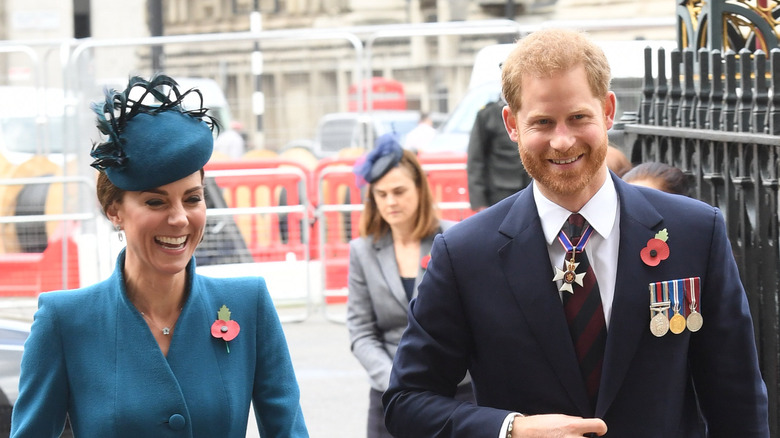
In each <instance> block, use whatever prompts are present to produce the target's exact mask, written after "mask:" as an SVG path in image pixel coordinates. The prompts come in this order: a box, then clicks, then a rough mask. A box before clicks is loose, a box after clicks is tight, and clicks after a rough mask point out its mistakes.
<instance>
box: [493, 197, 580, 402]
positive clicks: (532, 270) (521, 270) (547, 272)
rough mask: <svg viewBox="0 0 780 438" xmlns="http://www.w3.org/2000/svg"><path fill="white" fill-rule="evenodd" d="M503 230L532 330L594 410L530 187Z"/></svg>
mask: <svg viewBox="0 0 780 438" xmlns="http://www.w3.org/2000/svg"><path fill="white" fill-rule="evenodd" d="M499 232H500V233H501V234H503V235H504V236H506V237H507V243H506V244H505V245H504V246H503V247H502V248H500V249H499V251H498V257H499V260H500V263H501V267H502V269H503V271H504V275H505V276H506V279H507V282H508V284H509V285H510V287H511V290H512V294H513V295H514V298H515V300H516V301H517V303H518V305H519V307H520V310H521V312H522V314H523V316H524V317H525V319H526V320H527V322H528V326H529V327H530V328H531V333H532V334H533V336H534V337H535V338H536V340H537V342H538V343H539V345H540V348H541V350H542V351H544V353H545V356H546V358H547V361H548V362H549V364H550V368H552V369H553V370H554V371H555V373H556V375H557V376H558V379H559V380H560V382H561V385H562V386H563V387H564V388H565V389H566V391H567V392H568V393H569V396H570V397H571V399H572V401H573V402H574V404H575V405H576V406H577V407H578V408H579V410H580V412H581V413H582V415H583V416H590V415H592V412H593V408H592V407H591V406H590V401H589V400H588V395H587V392H586V390H585V384H584V382H583V380H582V377H581V373H580V369H579V365H578V363H577V359H576V355H575V353H574V346H573V344H572V340H571V335H570V334H569V327H568V325H567V323H566V317H565V316H564V313H563V304H562V303H561V299H560V295H559V294H558V291H557V290H556V288H555V283H553V281H552V278H553V270H552V266H550V259H549V257H548V250H547V242H546V241H545V240H544V233H543V232H542V225H541V222H540V220H539V214H538V213H537V210H536V204H535V203H534V198H533V191H532V190H531V189H530V188H529V189H526V190H523V191H521V192H520V194H519V195H518V198H517V199H516V200H515V202H514V204H513V205H512V207H511V209H510V210H509V213H508V214H507V216H506V218H505V219H504V222H503V223H502V224H501V226H500V227H499Z"/></svg>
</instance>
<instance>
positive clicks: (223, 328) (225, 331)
mask: <svg viewBox="0 0 780 438" xmlns="http://www.w3.org/2000/svg"><path fill="white" fill-rule="evenodd" d="M239 331H241V327H239V326H238V323H237V322H235V321H233V320H232V319H230V309H228V307H227V306H226V305H224V304H223V305H222V307H220V308H219V311H218V312H217V320H216V321H214V324H211V336H214V337H215V338H217V339H224V340H225V348H227V352H228V354H230V346H229V345H228V341H232V340H233V339H235V337H236V336H238V332H239Z"/></svg>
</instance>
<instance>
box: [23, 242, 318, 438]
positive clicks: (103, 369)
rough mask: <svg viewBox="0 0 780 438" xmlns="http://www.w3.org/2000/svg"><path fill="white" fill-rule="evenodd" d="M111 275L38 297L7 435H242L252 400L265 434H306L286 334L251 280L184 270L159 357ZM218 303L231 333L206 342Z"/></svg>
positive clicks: (118, 279)
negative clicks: (179, 304) (176, 311)
mask: <svg viewBox="0 0 780 438" xmlns="http://www.w3.org/2000/svg"><path fill="white" fill-rule="evenodd" d="M123 266H124V251H123V252H122V253H121V254H120V256H119V258H118V260H117V266H116V269H115V271H114V273H113V275H112V276H111V277H110V278H108V279H107V280H105V281H103V282H100V283H97V284H95V285H92V286H88V287H85V288H82V289H76V290H69V291H59V292H48V293H43V294H41V295H40V298H39V309H38V312H37V313H36V314H35V321H34V322H33V325H32V330H31V333H30V337H29V338H28V340H27V342H26V343H25V346H24V347H25V351H24V355H23V356H22V373H21V377H20V382H19V398H18V399H17V402H16V405H15V406H14V411H13V418H12V422H11V436H12V437H14V438H17V437H19V438H22V437H30V438H45V437H52V438H53V437H58V436H60V432H62V428H63V425H64V423H65V415H66V414H68V415H69V416H70V421H71V424H72V426H73V433H74V435H75V436H77V437H81V436H83V437H101V438H108V437H116V438H121V437H128V438H137V437H171V438H173V437H181V438H197V437H202V438H217V437H223V438H244V437H245V436H246V429H247V420H248V416H249V404H250V401H252V402H253V405H254V409H255V415H256V418H257V424H258V428H259V430H260V433H261V435H262V436H263V437H278V438H282V437H284V438H290V437H296V438H304V437H308V433H307V431H306V425H305V424H304V421H303V415H302V413H301V407H300V403H299V390H298V383H297V381H296V379H295V374H294V371H293V367H292V362H291V360H290V355H289V352H288V350H287V344H286V342H285V337H284V332H283V331H282V327H281V324H280V323H279V318H278V316H277V313H276V309H275V308H274V305H273V302H272V301H271V298H270V296H269V295H268V291H267V289H266V287H265V281H264V280H263V279H262V278H259V277H247V278H231V279H215V278H208V277H204V276H201V275H197V274H195V259H194V258H193V259H192V261H191V262H190V263H189V265H188V266H187V269H188V275H189V279H190V291H189V297H188V298H187V302H186V303H185V305H184V307H183V308H182V311H181V314H180V316H179V319H178V321H177V322H176V327H175V330H174V331H173V333H172V336H173V338H172V340H171V346H170V349H169V350H168V355H167V356H163V354H162V351H161V350H160V347H159V346H158V344H157V342H156V341H155V339H154V337H153V335H152V332H151V331H150V330H149V327H148V326H147V324H146V322H145V321H144V319H143V317H142V316H141V314H140V313H139V312H138V310H137V309H136V308H135V306H133V304H132V303H131V302H130V301H129V300H128V298H127V294H126V293H125V286H124V279H123V276H122V267H123ZM222 305H226V306H227V307H228V308H229V309H230V312H231V319H232V320H233V321H236V322H237V323H238V324H239V326H240V331H239V333H238V336H236V337H235V338H234V339H233V340H231V341H230V342H229V352H228V345H226V344H225V341H224V340H223V339H217V338H214V337H213V336H212V335H211V325H212V324H213V323H214V321H215V320H216V319H217V311H218V310H219V308H220V307H222Z"/></svg>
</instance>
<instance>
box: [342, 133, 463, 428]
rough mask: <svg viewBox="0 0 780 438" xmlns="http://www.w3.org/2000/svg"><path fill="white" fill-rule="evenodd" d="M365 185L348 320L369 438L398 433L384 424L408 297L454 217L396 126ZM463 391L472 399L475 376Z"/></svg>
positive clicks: (370, 160)
mask: <svg viewBox="0 0 780 438" xmlns="http://www.w3.org/2000/svg"><path fill="white" fill-rule="evenodd" d="M354 172H355V174H356V175H357V178H358V185H361V186H364V185H365V184H366V183H368V189H367V191H366V194H365V203H364V209H363V213H362V215H361V218H360V237H359V238H357V239H354V240H352V241H351V242H350V243H349V297H348V301H347V328H348V329H349V336H350V342H351V350H352V353H353V354H354V355H355V357H356V358H357V359H358V361H359V362H360V364H361V365H362V366H363V368H365V369H366V372H367V373H368V377H369V379H370V383H371V390H370V394H369V408H368V433H367V437H368V438H380V437H387V438H391V435H390V434H389V432H388V431H387V429H386V428H385V424H384V409H383V407H382V393H383V392H384V391H385V390H386V389H387V386H388V382H389V379H390V369H391V368H392V365H393V356H395V351H396V349H397V348H398V342H399V341H400V340H401V335H402V334H403V331H404V329H405V328H406V324H407V319H406V312H407V309H408V307H409V301H410V300H411V299H412V298H414V297H415V296H416V295H417V286H418V285H419V284H420V280H421V279H422V276H423V274H424V273H425V269H426V268H427V265H428V261H429V260H430V251H431V246H432V244H433V238H434V237H435V236H436V234H438V233H440V232H442V231H443V230H444V229H446V228H447V227H449V225H451V223H450V222H446V221H441V220H439V218H438V214H437V211H436V210H435V208H434V200H433V195H432V193H431V189H430V187H429V186H428V179H427V178H426V176H425V173H424V172H423V170H422V167H421V166H420V163H419V162H418V161H417V157H416V156H415V154H414V152H412V151H409V150H404V149H403V148H402V147H401V145H400V144H399V143H398V141H397V139H396V137H395V135H394V134H386V135H384V136H382V137H380V138H379V139H378V140H377V145H376V147H375V148H374V149H373V150H371V152H369V153H368V154H367V155H366V156H365V157H363V158H362V159H360V160H358V162H357V163H356V165H355V168H354ZM458 393H459V397H461V398H462V399H463V400H472V399H473V393H472V389H471V384H470V382H469V381H468V380H464V382H462V383H461V385H460V387H459V390H458Z"/></svg>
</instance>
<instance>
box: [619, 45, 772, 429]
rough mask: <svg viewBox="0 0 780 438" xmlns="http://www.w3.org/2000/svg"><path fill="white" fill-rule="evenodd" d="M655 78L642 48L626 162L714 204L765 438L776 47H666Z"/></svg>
mask: <svg viewBox="0 0 780 438" xmlns="http://www.w3.org/2000/svg"><path fill="white" fill-rule="evenodd" d="M657 55H658V57H657V63H656V65H657V67H658V69H657V78H656V79H654V78H653V74H652V71H651V67H650V64H651V62H650V61H651V58H652V53H651V52H650V49H647V50H646V52H645V64H646V69H645V86H644V89H643V97H642V101H641V103H640V108H639V112H638V116H637V120H635V123H630V122H629V123H626V125H625V128H624V129H625V137H624V149H625V150H626V151H627V153H628V154H629V156H630V157H631V160H632V162H633V163H634V164H638V163H641V162H646V161H660V162H665V163H667V164H670V165H673V166H676V167H678V168H680V169H682V170H683V171H684V172H685V173H686V175H687V176H688V178H689V179H690V181H689V182H690V183H691V184H690V187H692V190H691V194H692V196H694V197H696V198H698V199H700V200H702V201H704V202H707V203H709V204H711V205H713V206H716V207H718V208H719V209H720V210H721V211H722V212H723V214H724V216H725V218H726V222H727V227H728V233H729V238H730V240H731V244H732V247H733V250H734V255H735V257H736V260H737V264H738V265H739V270H740V274H741V277H742V282H743V284H744V286H745V290H746V292H747V295H748V301H749V303H750V309H751V312H752V315H753V320H754V323H755V329H756V343H757V347H758V351H759V360H760V366H761V371H762V374H763V377H764V380H765V382H766V384H767V387H768V390H769V398H770V406H769V412H770V427H771V430H772V436H778V431H780V418H779V414H778V411H779V410H780V334H779V330H778V325H779V321H780V305H779V303H778V285H780V245H779V243H780V241H779V240H778V232H779V230H778V207H780V204H778V176H779V175H780V49H774V50H772V51H771V53H770V56H769V57H768V58H767V56H766V54H764V53H763V52H761V51H756V52H750V51H748V50H747V49H745V50H742V51H740V53H739V54H738V55H737V54H736V53H734V52H733V51H727V52H726V53H725V55H721V53H720V52H719V51H718V50H713V51H708V50H707V49H700V50H699V51H698V52H694V51H693V50H692V49H686V50H685V51H684V52H680V51H678V50H674V51H672V52H671V54H670V61H671V76H670V77H669V78H667V77H666V73H665V72H666V69H665V65H664V64H665V61H666V57H665V54H664V52H663V50H660V51H659V52H658V54H657Z"/></svg>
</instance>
